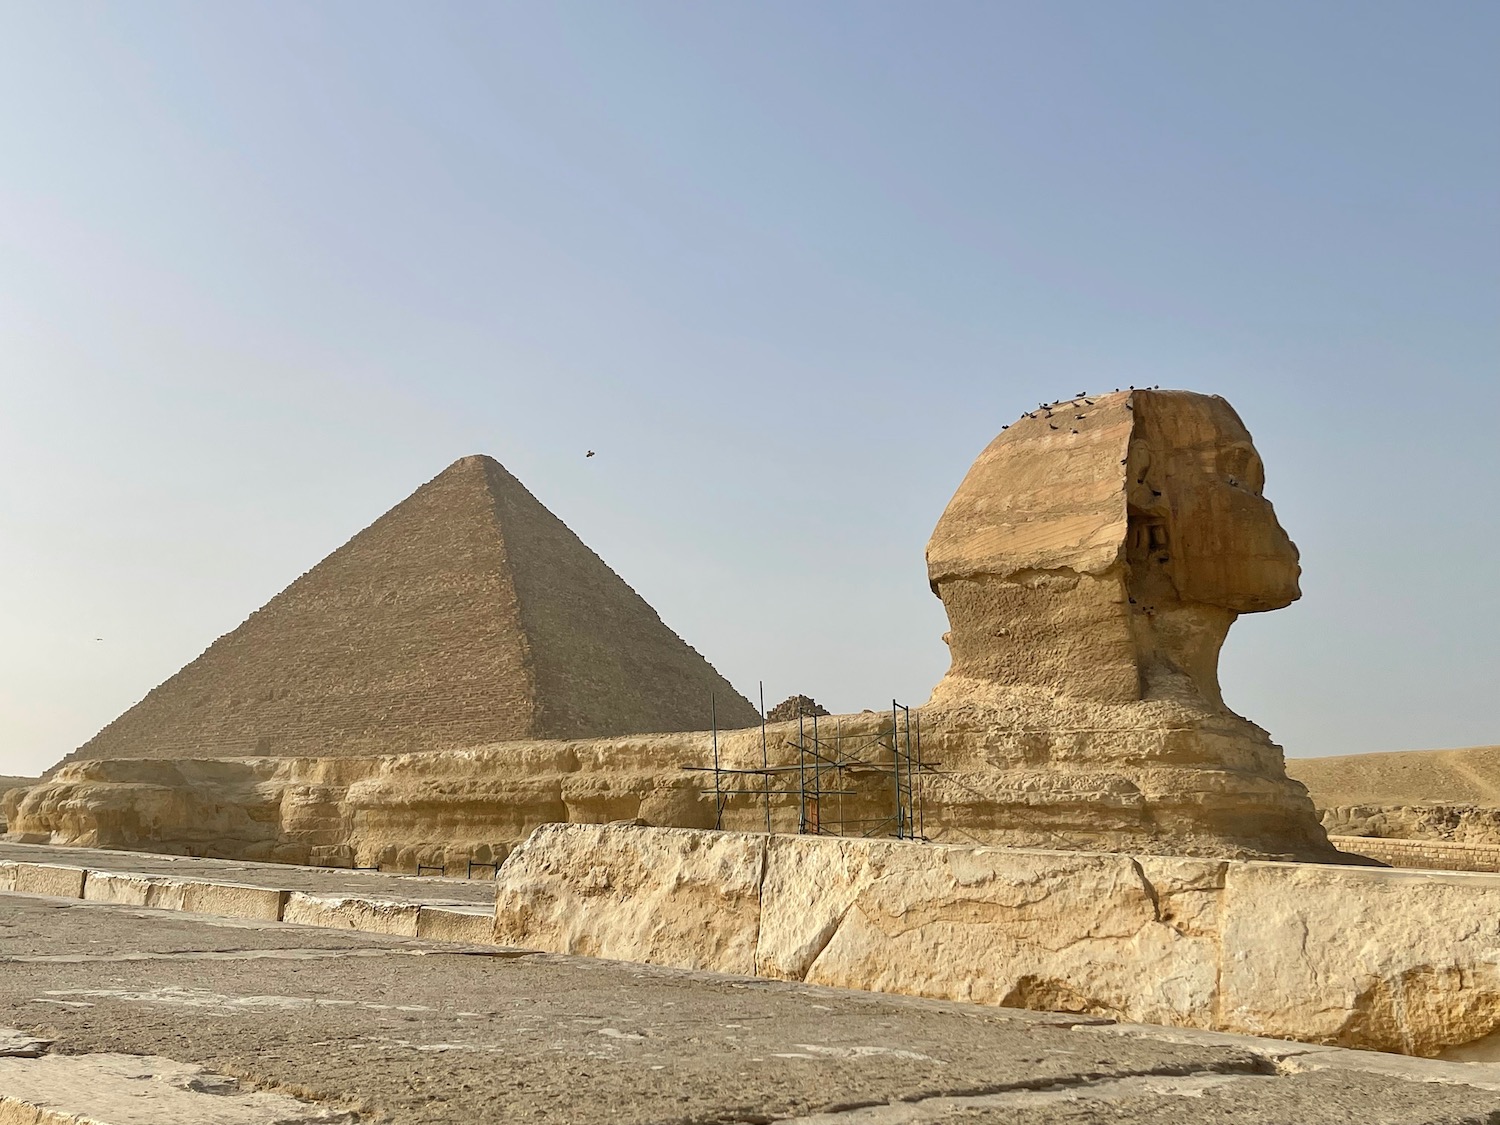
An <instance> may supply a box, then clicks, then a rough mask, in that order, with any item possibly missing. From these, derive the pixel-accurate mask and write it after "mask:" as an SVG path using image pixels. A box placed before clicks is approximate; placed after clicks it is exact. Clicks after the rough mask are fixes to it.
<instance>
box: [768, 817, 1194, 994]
mask: <svg viewBox="0 0 1500 1125" xmlns="http://www.w3.org/2000/svg"><path fill="white" fill-rule="evenodd" d="M1151 863H1152V866H1153V871H1154V873H1155V874H1156V875H1157V876H1158V877H1159V878H1161V879H1162V881H1163V884H1164V885H1165V886H1166V887H1167V888H1168V894H1169V896H1170V895H1174V894H1175V895H1185V894H1186V893H1187V892H1188V891H1189V889H1200V890H1199V892H1198V893H1203V891H1205V890H1206V891H1208V892H1209V893H1212V892H1213V891H1216V890H1217V888H1218V887H1219V886H1221V885H1222V878H1223V874H1222V869H1223V864H1222V863H1220V862H1216V861H1211V860H1193V859H1160V858H1158V859H1153V860H1151ZM1201 914H1202V910H1201V907H1199V905H1198V904H1197V903H1194V904H1193V907H1192V908H1191V909H1189V910H1187V911H1185V912H1183V916H1184V919H1185V924H1184V925H1183V927H1182V928H1178V927H1176V926H1173V925H1171V924H1169V923H1167V922H1165V921H1163V920H1162V917H1161V913H1160V895H1159V892H1158V891H1157V890H1156V888H1155V886H1154V884H1153V883H1152V882H1151V881H1150V880H1148V878H1147V875H1146V872H1145V870H1144V869H1143V867H1142V865H1141V863H1140V862H1138V861H1137V860H1135V859H1133V858H1131V857H1130V856H1124V855H1095V854H1088V853H1081V852H1076V853H1065V852H1023V851H1013V850H1007V849H991V848H962V847H930V848H919V847H913V846H911V845H908V844H902V843H897V842H894V841H891V842H887V841H877V840H840V839H829V838H820V837H811V836H773V837H772V838H771V842H770V845H769V848H768V851H767V862H766V877H765V882H764V885H763V899H762V908H761V930H760V939H759V944H758V950H757V967H758V971H759V972H760V973H761V974H762V975H765V976H774V977H781V978H783V979H789V980H806V981H808V982H810V983H813V984H824V985H832V986H836V987H842V988H869V989H875V990H876V991H882V992H907V993H913V994H916V995H919V996H933V997H941V998H944V999H954V1000H969V1001H975V1002H978V1003H985V1004H999V1005H1002V1006H1005V1007H1025V1008H1043V1009H1049V1010H1058V1011H1070V1012H1088V1013H1091V1014H1096V1015H1110V1016H1114V1017H1116V1018H1123V1019H1131V1020H1137V1021H1140V1022H1151V1023H1181V1022H1184V1021H1188V1022H1192V1021H1194V1019H1195V1018H1196V1017H1199V1016H1200V1015H1201V1013H1202V1012H1204V1011H1206V1010H1209V1009H1211V1008H1212V1007H1213V1002H1214V993H1215V990H1216V979H1215V977H1216V965H1215V961H1216V958H1217V942H1216V935H1215V934H1213V933H1212V932H1205V931H1204V930H1203V928H1202V926H1201V921H1202V919H1201Z"/></svg>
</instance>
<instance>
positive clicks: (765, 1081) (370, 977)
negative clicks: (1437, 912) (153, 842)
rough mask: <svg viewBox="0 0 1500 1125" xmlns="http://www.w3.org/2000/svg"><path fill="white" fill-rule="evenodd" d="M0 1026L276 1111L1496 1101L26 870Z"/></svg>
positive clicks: (1468, 1112) (1406, 1124)
mask: <svg viewBox="0 0 1500 1125" xmlns="http://www.w3.org/2000/svg"><path fill="white" fill-rule="evenodd" d="M419 916H420V915H419ZM0 1028H11V1029H14V1031H13V1032H12V1033H9V1034H8V1035H7V1034H6V1033H4V1032H0V1042H13V1043H16V1044H18V1045H25V1049H26V1050H27V1051H29V1052H31V1053H32V1054H33V1055H34V1056H35V1057H33V1058H32V1059H29V1060H27V1059H22V1058H16V1059H12V1060H10V1061H11V1062H13V1063H16V1064H21V1063H27V1062H29V1063H35V1064H44V1063H45V1064H46V1065H49V1066H54V1067H55V1066H57V1064H56V1063H48V1062H47V1060H49V1059H56V1058H64V1059H69V1060H80V1061H81V1063H83V1064H87V1067H93V1068H95V1069H98V1068H101V1067H102V1068H103V1069H104V1070H107V1069H108V1067H109V1066H110V1065H111V1062H110V1059H111V1056H114V1057H119V1056H128V1057H131V1058H133V1059H134V1060H136V1065H137V1066H138V1067H140V1068H142V1070H141V1073H139V1074H137V1076H136V1077H135V1078H134V1079H131V1080H132V1081H135V1082H136V1083H138V1085H137V1087H136V1088H138V1089H144V1088H146V1087H147V1086H148V1085H149V1084H152V1083H155V1084H157V1085H161V1084H162V1083H165V1085H167V1086H171V1087H172V1088H173V1089H180V1088H182V1087H181V1086H180V1085H179V1086H172V1081H173V1076H174V1075H175V1076H176V1077H177V1078H178V1079H180V1081H181V1083H183V1084H185V1085H187V1086H189V1087H190V1086H191V1085H192V1084H193V1083H195V1082H196V1083H197V1084H198V1086H199V1087H200V1088H202V1089H209V1090H213V1089H223V1088H224V1087H222V1086H220V1085H218V1084H219V1083H220V1082H221V1081H229V1080H233V1081H234V1082H235V1083H236V1085H235V1086H234V1087H233V1091H234V1092H235V1093H236V1094H240V1095H248V1094H253V1093H274V1094H280V1095H288V1096H293V1095H294V1096H295V1098H296V1100H297V1105H296V1106H295V1107H292V1109H291V1110H289V1111H288V1113H289V1119H290V1120H308V1121H316V1120H319V1115H320V1114H321V1115H322V1118H323V1119H324V1120H338V1119H339V1116H340V1115H347V1114H355V1115H357V1117H358V1119H359V1120H360V1121H369V1122H373V1121H376V1120H379V1121H385V1122H390V1123H392V1125H437V1123H457V1122H463V1123H465V1125H492V1123H494V1125H498V1123H501V1122H505V1123H515V1122H522V1123H524V1122H529V1121H537V1122H548V1123H552V1122H558V1123H563V1125H603V1123H605V1122H608V1123H610V1125H668V1123H677V1125H688V1123H692V1125H709V1123H718V1125H731V1123H750V1122H757V1123H762V1125H765V1123H770V1122H777V1121H800V1122H804V1123H809V1125H810V1123H811V1122H818V1123H819V1125H939V1123H941V1125H958V1123H963V1125H968V1123H982V1125H988V1123H991V1122H993V1123H996V1125H998V1123H1000V1122H1006V1123H1013V1125H1040V1123H1044V1122H1045V1123H1049V1125H1052V1123H1072V1125H1096V1123H1098V1125H1102V1123H1104V1122H1110V1123H1116V1125H1119V1123H1126V1125H1168V1123H1171V1125H1180V1123H1182V1122H1195V1123H1196V1122H1213V1123H1217V1122H1226V1123H1227V1122H1235V1123H1237V1125H1322V1123H1325V1122H1327V1123H1339V1125H1356V1123H1357V1125H1486V1123H1493V1122H1500V1068H1497V1067H1494V1066H1486V1065H1472V1066H1467V1067H1465V1066H1455V1065H1453V1064H1441V1063H1428V1062H1425V1061H1423V1060H1417V1059H1396V1060H1392V1058H1391V1057H1390V1056H1382V1055H1373V1054H1370V1053H1367V1052H1357V1051H1342V1050H1331V1049H1326V1048H1317V1047H1309V1046H1307V1045H1306V1044H1289V1043H1285V1042H1279V1041H1268V1040H1260V1039H1254V1038H1251V1037H1245V1036H1223V1035H1212V1034H1206V1033H1193V1032H1184V1031H1180V1030H1174V1029H1167V1028H1152V1027H1149V1026H1145V1025H1121V1024H1116V1023H1113V1022H1112V1021H1109V1020H1104V1019H1099V1018H1091V1017H1087V1016H1077V1015H1067V1014H1062V1013H1036V1012H1025V1011H1019V1010H1014V1009H1001V1008H993V1007H988V1006H980V1005H972V1004H963V1003H958V1002H950V1001H934V1000H920V999H915V998H911V997H903V996H894V995H884V994H874V993H862V992H852V991H844V990H840V989H833V988H820V987H815V986H809V985H804V984H795V983H789V982H779V981H767V980H763V979H755V978H748V977H734V976H724V975H716V974H711V973H706V972H690V971H684V970H674V969H664V968H656V967H648V966H642V965H633V964H626V963H622V962H611V961H599V960H588V959H584V958H574V957H565V956H560V955H553V954H538V953H532V954H526V953H522V952H518V951H507V950H500V949H495V948H485V947H481V946H459V945H449V944H441V943H435V942H429V941H423V940H420V939H417V938H411V937H403V936H397V935H392V934H369V933H362V932H357V931H352V930H334V929H327V928H317V929H315V928H308V927H303V926H290V925H286V924H281V923H276V922H270V921H265V920H258V919H228V918H213V917H207V916H202V915H194V914H189V913H185V912H180V911H169V910H160V909H152V908H148V907H138V906H123V905H116V904H108V903H99V902H90V901H86V900H81V899H61V898H42V897H35V896H25V895H4V894H0ZM49 1040H50V1041H51V1043H50V1046H47V1041H49ZM38 1044H41V1045H42V1046H43V1047H44V1048H45V1049H41V1050H39V1048H38V1046H37V1045H38ZM157 1060H160V1061H157ZM1392 1062H1394V1063H1395V1064H1398V1066H1399V1068H1400V1072H1399V1073H1385V1072H1384V1070H1383V1068H1387V1067H1389V1066H1390V1065H1391V1064H1392ZM177 1068H186V1069H185V1070H179V1069H177ZM64 1069H66V1068H64ZM12 1073H13V1074H14V1075H30V1074H33V1073H37V1071H33V1070H29V1069H25V1068H22V1069H15V1068H13V1070H12ZM77 1073H80V1074H82V1073H84V1070H78V1071H77ZM158 1078H160V1081H158ZM27 1080H28V1081H30V1080H31V1079H29V1078H28V1079H27ZM19 1081H20V1079H19V1078H17V1080H16V1082H17V1083H19ZM6 1082H7V1079H6V1077H5V1076H4V1074H3V1073H0V1095H8V1094H11V1093H12V1091H11V1090H8V1089H7V1087H6ZM12 1085H13V1086H15V1085H16V1084H15V1083H13V1084H12ZM29 1088H30V1089H34V1088H35V1087H34V1086H33V1087H29ZM80 1089H81V1086H80ZM66 1092H67V1091H66V1090H65V1091H64V1094H66ZM216 1096H217V1095H216ZM23 1100H24V1099H23ZM208 1101H209V1099H204V1100H203V1101H202V1102H199V1103H195V1105H196V1107H197V1108H211V1107H208V1106H207V1103H208ZM54 1108H56V1109H57V1110H58V1111H59V1112H67V1111H68V1106H67V1105H65V1104H56V1105H55V1106H54ZM293 1111H294V1112H295V1114H300V1115H301V1117H300V1118H299V1117H297V1116H295V1115H292V1114H293ZM79 1112H81V1109H80V1110H79ZM174 1113H175V1115H174V1116H172V1117H170V1118H162V1117H158V1118H157V1120H168V1119H170V1120H172V1121H173V1122H174V1125H200V1123H206V1122H209V1121H212V1120H214V1119H213V1118H211V1117H201V1116H192V1115H190V1114H189V1112H188V1110H187V1109H185V1108H183V1109H178V1110H174ZM0 1120H3V1118H0ZM39 1120H45V1121H48V1122H49V1125H50V1123H51V1122H53V1121H60V1120H66V1118H62V1117H57V1118H52V1119H48V1118H39ZM94 1120H95V1121H99V1122H102V1125H133V1123H132V1122H130V1121H129V1120H127V1119H125V1118H118V1119H112V1118H111V1117H109V1116H108V1115H104V1116H98V1115H96V1116H95V1117H94Z"/></svg>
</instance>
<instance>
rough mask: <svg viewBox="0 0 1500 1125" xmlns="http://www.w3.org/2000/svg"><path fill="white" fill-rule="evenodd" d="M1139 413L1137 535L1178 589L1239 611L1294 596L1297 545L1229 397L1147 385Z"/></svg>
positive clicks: (1132, 469)
mask: <svg viewBox="0 0 1500 1125" xmlns="http://www.w3.org/2000/svg"><path fill="white" fill-rule="evenodd" d="M1134 410H1135V414H1136V419H1135V421H1136V432H1135V435H1134V438H1133V440H1132V442H1131V448H1130V457H1129V465H1128V468H1129V473H1130V477H1129V480H1128V481H1127V492H1128V495H1129V507H1130V523H1131V535H1132V537H1133V539H1135V540H1137V541H1139V540H1141V539H1142V538H1144V540H1145V546H1146V552H1145V553H1146V554H1147V555H1148V556H1149V557H1150V559H1151V560H1152V562H1153V563H1155V564H1157V565H1160V566H1161V567H1162V568H1163V570H1164V571H1165V572H1166V574H1167V575H1168V576H1170V579H1171V583H1172V585H1173V586H1174V587H1176V592H1177V596H1178V597H1179V598H1180V599H1181V600H1182V601H1183V602H1186V603H1200V604H1204V605H1211V606H1217V607H1219V608H1221V609H1226V610H1230V611H1231V612H1234V613H1255V612H1259V611H1262V610H1270V609H1280V608H1281V607H1283V606H1286V605H1290V604H1291V603H1292V602H1294V601H1296V600H1297V598H1299V597H1300V596H1301V589H1300V588H1299V585H1298V580H1299V578H1300V576H1301V567H1300V566H1299V565H1298V554H1297V548H1296V546H1295V544H1293V543H1292V541H1291V539H1290V538H1288V536H1287V533H1286V532H1285V531H1284V530H1283V529H1282V527H1281V524H1280V522H1279V521H1278V520H1277V519H1276V512H1275V511H1274V509H1272V507H1271V503H1270V501H1268V500H1267V499H1266V498H1265V497H1264V496H1263V495H1262V494H1261V489H1262V488H1263V487H1264V485H1265V468H1264V466H1263V465H1262V464H1261V460H1260V455H1259V454H1258V453H1256V451H1255V446H1254V445H1253V444H1252V443H1251V441H1250V434H1249V432H1248V431H1247V430H1246V429H1245V426H1244V423H1243V422H1241V421H1240V418H1239V416H1238V415H1237V414H1236V413H1235V412H1234V409H1233V408H1232V407H1231V406H1230V405H1229V404H1228V403H1227V402H1225V401H1224V400H1223V399H1221V398H1215V397H1208V396H1203V395H1196V394H1187V393H1182V392H1144V393H1139V394H1137V395H1136V396H1135V399H1134ZM1131 553H1132V554H1133V555H1135V556H1136V557H1141V552H1140V551H1139V548H1137V550H1135V551H1132V552H1131Z"/></svg>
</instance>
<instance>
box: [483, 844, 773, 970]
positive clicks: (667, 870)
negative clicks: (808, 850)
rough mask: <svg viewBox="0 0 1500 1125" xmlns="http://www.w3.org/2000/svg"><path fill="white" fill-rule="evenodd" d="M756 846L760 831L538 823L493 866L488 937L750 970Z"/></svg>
mask: <svg viewBox="0 0 1500 1125" xmlns="http://www.w3.org/2000/svg"><path fill="white" fill-rule="evenodd" d="M765 852H766V837H764V836H742V835H739V834H735V833H723V832H695V831H690V830H686V829H674V828H664V829H659V830H656V831H654V832H652V833H650V834H649V835H643V834H642V833H641V831H640V830H638V829H635V828H633V827H632V826H629V825H615V824H607V825H598V826H566V825H544V826H543V827H541V828H538V829H537V830H536V831H535V832H534V833H532V835H531V837H530V838H529V839H528V840H527V841H526V842H525V843H524V844H522V845H521V847H519V848H517V849H516V850H515V851H514V852H513V853H511V856H510V858H509V859H507V860H506V861H505V866H504V867H503V868H502V871H503V872H504V876H505V877H504V879H503V880H500V881H499V882H498V884H497V892H496V898H495V903H496V905H495V941H496V942H498V943H500V944H502V945H525V946H530V947H532V948H545V949H548V950H550V951H552V952H556V953H578V954H582V955H584V956H587V957H605V958H612V959H618V960H626V961H643V962H646V963H648V964H653V965H675V966H678V967H680V968H687V969H712V970H715V971H717V972H723V973H744V974H751V973H753V972H754V971H755V942H756V933H757V931H758V929H759V915H760V880H761V869H762V866H763V864H764V862H765ZM539 935H545V941H546V944H545V945H544V946H540V947H539V946H537V945H536V941H535V939H536V937H537V936H539Z"/></svg>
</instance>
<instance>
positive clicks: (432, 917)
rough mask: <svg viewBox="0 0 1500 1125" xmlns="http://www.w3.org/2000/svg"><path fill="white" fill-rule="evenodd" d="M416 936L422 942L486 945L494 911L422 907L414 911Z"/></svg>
mask: <svg viewBox="0 0 1500 1125" xmlns="http://www.w3.org/2000/svg"><path fill="white" fill-rule="evenodd" d="M417 937H419V938H422V939H423V940H425V941H459V942H463V943H464V944H466V945H490V944H492V943H493V942H494V940H495V914H494V911H492V910H477V911H476V910H472V909H464V908H460V907H452V906H423V907H421V909H419V910H418V911H417Z"/></svg>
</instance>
